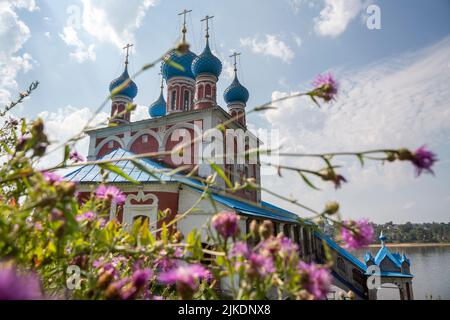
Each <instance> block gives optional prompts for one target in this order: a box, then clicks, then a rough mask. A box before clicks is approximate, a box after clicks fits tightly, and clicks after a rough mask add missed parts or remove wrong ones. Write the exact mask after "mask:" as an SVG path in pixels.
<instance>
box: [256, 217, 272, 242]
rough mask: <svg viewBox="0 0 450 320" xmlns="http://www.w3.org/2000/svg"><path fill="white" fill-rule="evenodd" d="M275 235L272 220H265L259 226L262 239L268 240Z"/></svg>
mask: <svg viewBox="0 0 450 320" xmlns="http://www.w3.org/2000/svg"><path fill="white" fill-rule="evenodd" d="M272 235H273V223H272V221H270V220H264V221H263V223H262V224H261V225H260V226H259V236H260V237H261V239H264V240H265V239H268V238H270V237H271V236H272Z"/></svg>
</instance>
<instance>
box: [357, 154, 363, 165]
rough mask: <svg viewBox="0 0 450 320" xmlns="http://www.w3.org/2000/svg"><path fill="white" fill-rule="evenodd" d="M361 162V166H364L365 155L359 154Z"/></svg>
mask: <svg viewBox="0 0 450 320" xmlns="http://www.w3.org/2000/svg"><path fill="white" fill-rule="evenodd" d="M356 156H357V157H358V160H359V162H360V163H361V167H364V157H363V155H362V154H357V155H356Z"/></svg>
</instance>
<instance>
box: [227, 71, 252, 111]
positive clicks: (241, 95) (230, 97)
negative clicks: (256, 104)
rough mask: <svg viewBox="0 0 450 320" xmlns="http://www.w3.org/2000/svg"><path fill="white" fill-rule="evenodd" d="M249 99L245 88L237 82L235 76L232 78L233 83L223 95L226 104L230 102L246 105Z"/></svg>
mask: <svg viewBox="0 0 450 320" xmlns="http://www.w3.org/2000/svg"><path fill="white" fill-rule="evenodd" d="M249 97H250V95H249V93H248V90H247V88H245V87H244V86H243V85H242V84H241V83H240V82H239V80H238V77H237V75H235V76H234V80H233V82H232V83H231V85H230V86H229V87H228V88H226V89H225V91H224V93H223V98H224V99H225V102H226V103H227V104H230V103H232V102H242V103H247V101H248V99H249Z"/></svg>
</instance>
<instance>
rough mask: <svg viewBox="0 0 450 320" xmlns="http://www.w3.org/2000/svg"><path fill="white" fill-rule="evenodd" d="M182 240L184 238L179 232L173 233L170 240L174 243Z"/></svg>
mask: <svg viewBox="0 0 450 320" xmlns="http://www.w3.org/2000/svg"><path fill="white" fill-rule="evenodd" d="M183 238H184V236H183V234H182V233H181V232H180V231H177V232H175V233H174V235H173V236H172V240H173V242H174V243H180V242H181V241H183Z"/></svg>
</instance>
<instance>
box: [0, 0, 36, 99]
mask: <svg viewBox="0 0 450 320" xmlns="http://www.w3.org/2000/svg"><path fill="white" fill-rule="evenodd" d="M36 8H37V7H36V5H35V3H34V1H25V0H21V1H12V2H0V103H1V104H5V103H7V102H9V101H10V100H11V92H12V91H17V90H18V86H17V82H16V77H17V74H18V73H19V72H27V71H29V70H30V69H31V68H32V64H33V59H32V56H31V55H30V54H29V53H23V54H20V53H19V51H20V50H21V49H22V47H23V45H24V43H25V42H26V41H27V40H28V39H29V37H30V34H31V32H30V29H29V28H28V26H27V25H26V24H25V23H24V22H23V21H22V20H20V18H19V17H18V15H17V13H16V10H17V9H27V10H29V11H34V10H36Z"/></svg>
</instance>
